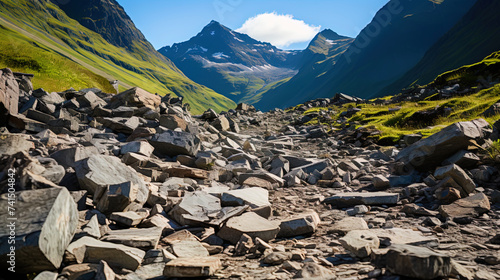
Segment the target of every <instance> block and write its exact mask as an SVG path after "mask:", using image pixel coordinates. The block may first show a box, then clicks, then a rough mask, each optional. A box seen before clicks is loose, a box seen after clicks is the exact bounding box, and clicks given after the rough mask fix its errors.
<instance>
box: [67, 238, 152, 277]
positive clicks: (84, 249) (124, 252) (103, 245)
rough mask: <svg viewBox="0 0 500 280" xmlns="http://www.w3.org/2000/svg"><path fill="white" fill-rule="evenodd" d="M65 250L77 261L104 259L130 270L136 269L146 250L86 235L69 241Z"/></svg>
mask: <svg viewBox="0 0 500 280" xmlns="http://www.w3.org/2000/svg"><path fill="white" fill-rule="evenodd" d="M67 251H68V252H69V253H70V254H72V255H74V256H75V258H76V260H77V262H79V263H82V262H89V263H99V262H100V261H101V260H104V261H106V262H107V263H108V264H109V266H111V267H115V268H126V269H130V270H136V269H137V268H138V267H139V266H140V265H141V263H142V259H143V258H144V256H145V255H146V252H144V251H142V250H140V249H137V248H133V247H129V246H125V245H121V244H115V243H111V242H103V241H99V240H97V239H94V238H91V237H87V236H84V237H82V238H80V239H78V240H77V241H75V242H73V243H71V244H70V245H69V246H68V248H67Z"/></svg>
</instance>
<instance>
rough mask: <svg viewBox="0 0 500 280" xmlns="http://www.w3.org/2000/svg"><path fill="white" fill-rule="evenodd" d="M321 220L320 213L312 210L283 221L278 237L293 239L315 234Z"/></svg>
mask: <svg viewBox="0 0 500 280" xmlns="http://www.w3.org/2000/svg"><path fill="white" fill-rule="evenodd" d="M320 222H321V219H320V218H319V215H318V213H316V212H315V211H313V210H310V211H308V212H306V213H301V214H297V215H295V216H292V217H290V218H287V219H285V220H282V221H281V224H280V231H279V233H278V237H293V236H298V235H308V234H312V233H314V232H315V231H316V230H317V229H318V226H319V223H320Z"/></svg>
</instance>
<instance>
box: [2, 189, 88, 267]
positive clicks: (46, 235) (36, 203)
mask: <svg viewBox="0 0 500 280" xmlns="http://www.w3.org/2000/svg"><path fill="white" fill-rule="evenodd" d="M16 196H17V201H16V203H15V216H16V218H17V220H16V221H15V237H16V238H15V240H16V243H15V256H16V263H15V267H16V272H18V273H26V274H28V273H36V272H41V271H44V270H51V271H52V270H56V269H58V268H59V267H60V266H61V262H62V260H63V255H64V250H66V247H68V245H69V243H70V242H71V239H72V238H73V235H74V234H75V232H76V229H77V226H78V212H77V210H76V203H75V201H74V200H73V198H72V197H71V195H70V193H69V191H68V190H67V189H66V188H49V189H40V190H29V191H22V192H18V193H16ZM0 202H2V204H3V205H5V207H3V208H1V210H0V218H1V219H2V221H6V224H5V225H4V226H3V227H1V229H0V243H1V244H4V245H5V246H2V247H1V249H0V260H1V264H0V266H1V267H2V269H3V268H5V270H7V268H6V266H7V265H8V263H7V261H8V260H9V259H10V257H9V256H8V254H9V253H11V251H10V246H7V244H9V243H8V240H9V236H10V231H11V229H10V228H9V227H8V225H9V222H8V221H9V220H8V218H11V217H12V216H11V215H9V212H8V211H7V210H8V209H7V206H8V205H9V204H8V198H7V195H6V194H4V195H2V196H1V197H0ZM34 209H36V211H34ZM12 230H14V229H12Z"/></svg>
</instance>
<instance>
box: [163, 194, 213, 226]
mask: <svg viewBox="0 0 500 280" xmlns="http://www.w3.org/2000/svg"><path fill="white" fill-rule="evenodd" d="M221 209H222V207H221V205H220V200H219V199H218V198H217V197H215V196H213V195H211V194H208V193H206V192H203V191H197V192H192V193H187V194H186V195H185V196H184V198H183V199H182V201H181V203H179V204H177V205H176V206H175V207H174V209H172V211H170V215H171V216H172V217H173V218H174V219H175V220H176V221H177V222H178V223H179V224H181V225H194V226H195V225H198V224H200V223H206V222H209V221H210V217H209V215H212V214H216V213H218V212H220V210H221Z"/></svg>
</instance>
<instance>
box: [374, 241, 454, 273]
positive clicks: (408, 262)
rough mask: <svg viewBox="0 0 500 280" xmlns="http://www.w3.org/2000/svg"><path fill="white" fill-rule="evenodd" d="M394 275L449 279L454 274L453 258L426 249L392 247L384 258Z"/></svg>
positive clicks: (385, 264) (386, 265) (403, 246)
mask: <svg viewBox="0 0 500 280" xmlns="http://www.w3.org/2000/svg"><path fill="white" fill-rule="evenodd" d="M381 259H382V261H381V262H382V263H383V264H384V266H385V267H386V268H387V269H388V270H389V271H390V272H392V273H393V274H396V275H401V276H406V277H412V278H416V279H429V280H430V279H436V278H439V277H448V276H450V274H451V272H452V262H451V258H450V257H449V256H447V255H444V254H440V253H436V252H434V251H432V250H430V249H428V248H425V247H417V246H411V245H401V244H398V245H392V246H391V247H389V250H388V252H387V254H385V256H383V257H382V258H381Z"/></svg>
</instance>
